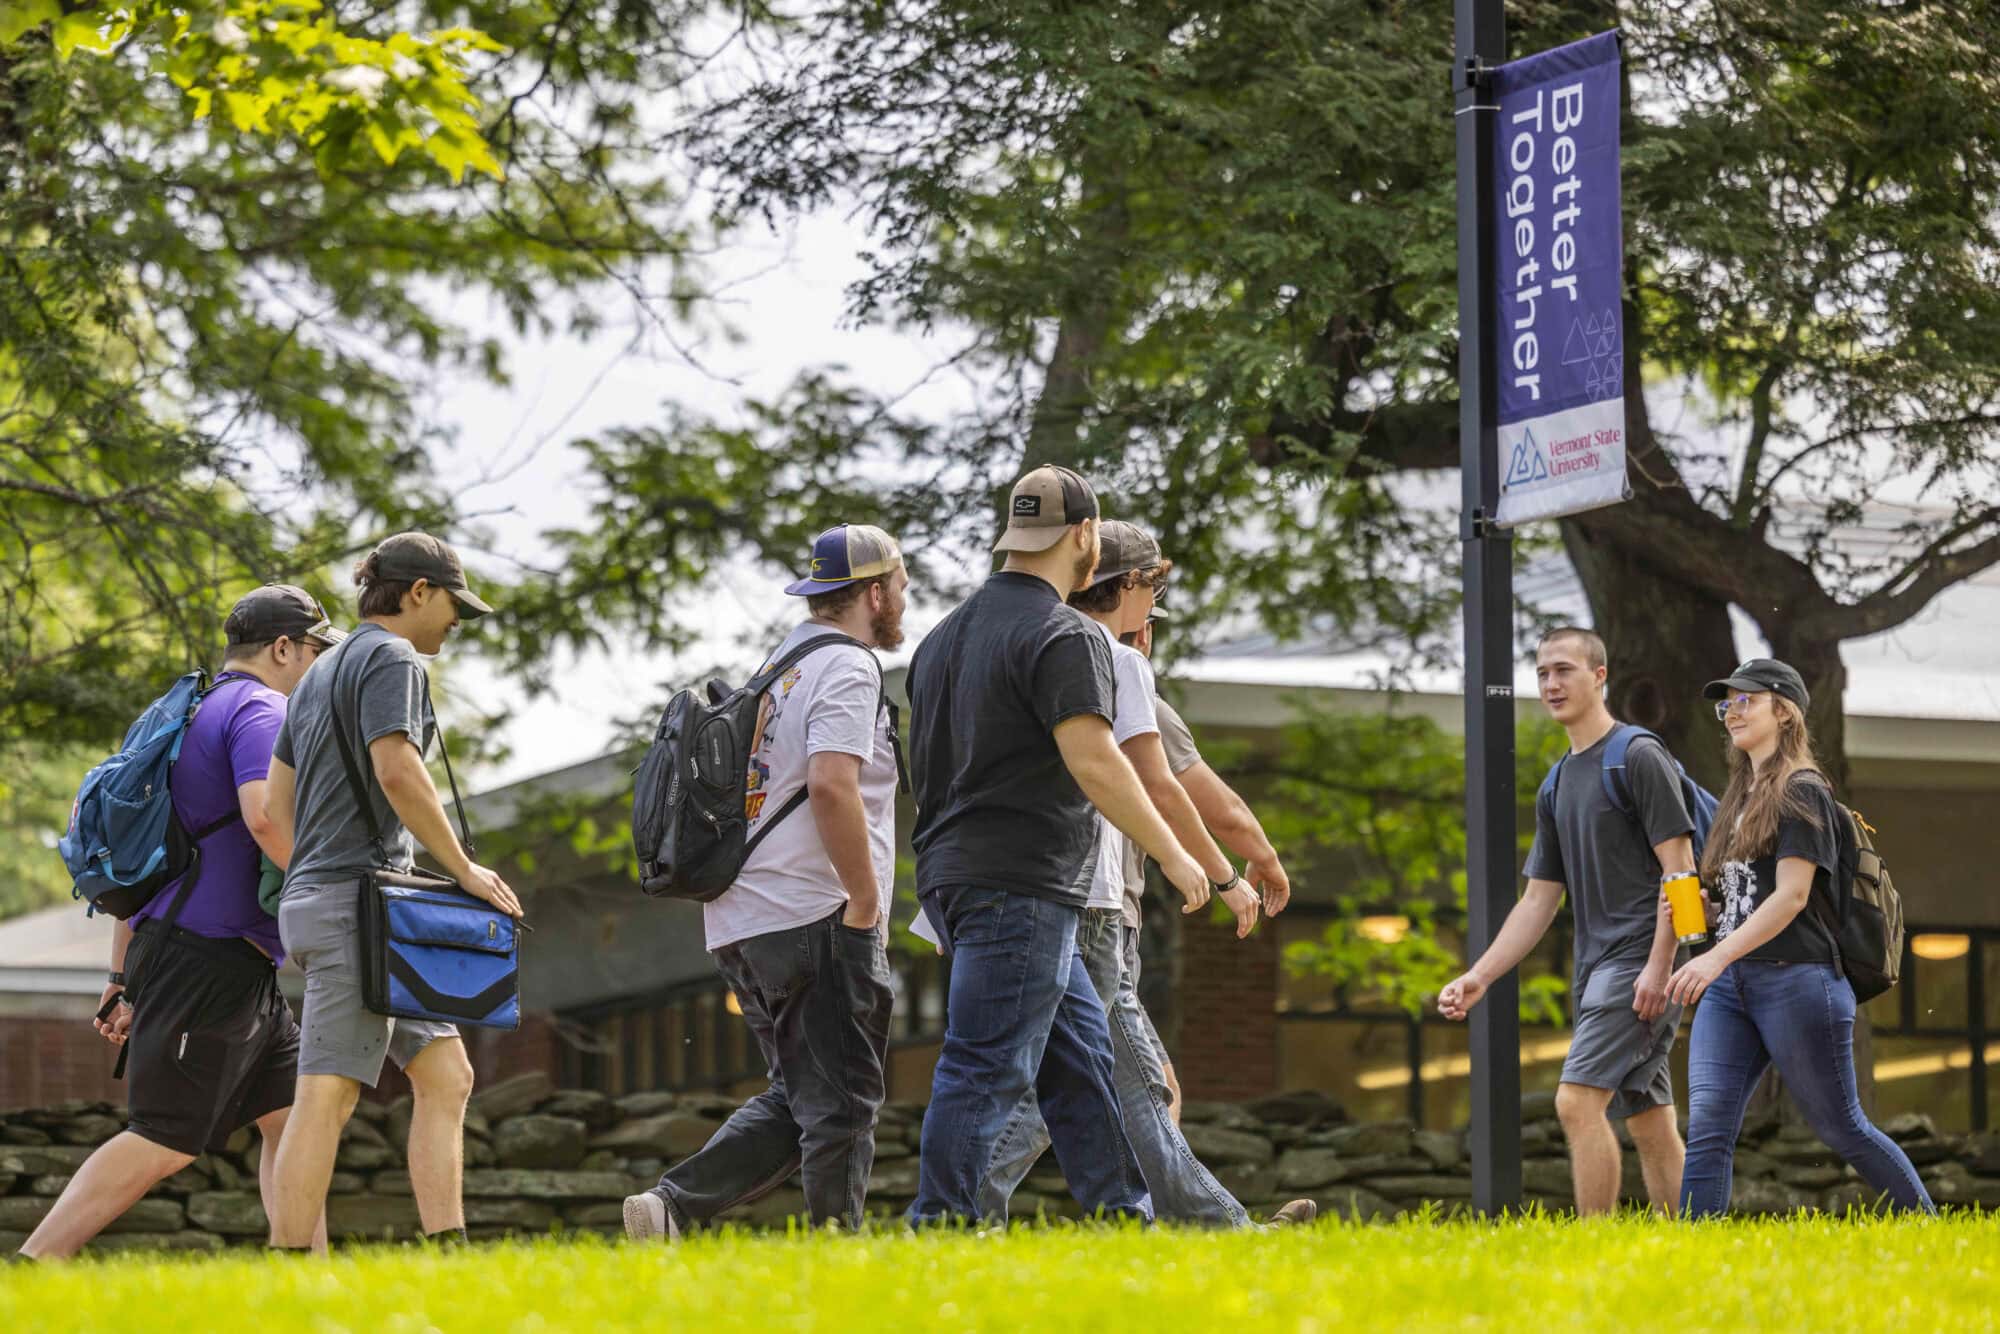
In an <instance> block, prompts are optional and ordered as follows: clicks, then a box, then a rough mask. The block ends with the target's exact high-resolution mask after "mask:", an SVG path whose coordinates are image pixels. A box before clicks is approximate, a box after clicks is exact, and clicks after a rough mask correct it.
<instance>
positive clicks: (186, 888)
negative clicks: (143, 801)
mask: <svg viewBox="0 0 2000 1334" xmlns="http://www.w3.org/2000/svg"><path fill="white" fill-rule="evenodd" d="M240 675H242V673H239V672H224V673H222V674H221V675H220V676H217V677H216V678H215V679H214V680H213V681H211V680H209V679H208V673H207V671H205V670H204V671H202V672H201V673H200V676H201V681H200V684H198V685H196V686H195V692H194V704H193V705H192V706H191V707H190V708H189V709H188V719H187V724H186V726H185V727H183V728H182V729H181V734H182V738H183V739H185V737H186V735H187V731H188V729H189V728H192V727H193V726H194V720H195V717H196V715H198V714H199V713H200V712H201V706H202V705H203V704H204V703H206V702H207V700H208V697H209V695H211V694H213V693H214V691H215V689H216V688H217V687H218V686H220V685H221V684H222V683H223V682H224V681H226V680H228V679H229V678H230V677H232V676H240ZM174 758H175V761H176V763H177V762H178V761H179V758H180V757H179V754H178V747H177V748H176V754H175V757H174ZM173 786H174V770H173V766H172V765H169V766H168V768H167V792H168V796H167V801H168V810H169V812H170V814H171V816H172V818H173V819H174V820H176V821H178V820H179V819H180V818H181V817H180V813H179V812H178V811H174V810H173V809H172V802H173V795H172V794H173ZM230 796H231V800H230V803H229V809H228V810H227V811H225V812H223V814H222V815H221V817H220V818H218V819H214V820H210V821H209V822H208V823H207V824H205V825H203V826H202V827H201V828H199V829H196V830H193V831H191V832H188V831H185V830H184V831H183V832H187V833H188V843H189V848H190V856H189V857H188V865H187V870H186V871H184V872H182V873H181V882H180V884H179V885H178V886H176V887H175V889H174V901H173V902H172V903H170V904H168V905H167V915H166V917H165V918H163V919H162V920H161V922H160V927H161V929H162V930H165V931H171V930H173V929H174V927H175V926H177V925H179V923H180V920H181V909H183V908H185V907H187V901H188V895H190V894H192V893H193V892H194V882H195V881H197V880H199V879H201V844H202V840H203V839H205V838H207V837H208V836H209V835H211V834H215V833H219V832H220V831H222V830H224V829H227V828H228V827H229V826H230V825H232V824H235V823H236V822H237V821H238V820H241V819H242V818H243V807H242V806H241V805H240V804H239V803H237V802H236V801H235V800H234V797H235V793H233V792H232V793H231V794H230ZM118 1059H119V1068H120V1070H121V1071H122V1070H123V1068H124V1060H125V1053H124V1050H123V1049H122V1048H121V1049H120V1050H119V1053H118Z"/></svg>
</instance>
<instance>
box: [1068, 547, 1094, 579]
mask: <svg viewBox="0 0 2000 1334" xmlns="http://www.w3.org/2000/svg"><path fill="white" fill-rule="evenodd" d="M1097 554H1098V553H1097V547H1096V545H1095V544H1092V546H1091V548H1090V550H1088V551H1086V552H1083V553H1082V554H1081V555H1079V556H1078V557H1077V558H1076V567H1075V572H1076V579H1075V580H1074V581H1073V582H1072V583H1071V584H1070V588H1071V589H1072V590H1075V589H1079V588H1082V587H1083V586H1084V585H1085V584H1087V583H1089V582H1090V576H1091V575H1093V574H1096V573H1097Z"/></svg>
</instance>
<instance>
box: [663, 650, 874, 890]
mask: <svg viewBox="0 0 2000 1334" xmlns="http://www.w3.org/2000/svg"><path fill="white" fill-rule="evenodd" d="M836 645H847V646H850V647H853V648H858V649H861V650H862V651H863V652H866V653H867V654H868V660H869V661H870V662H872V663H874V664H875V670H876V673H877V674H878V675H879V674H880V672H881V670H882V665H881V663H880V662H879V661H877V659H876V657H875V654H874V652H873V651H872V650H870V649H869V648H868V646H867V645H866V644H864V643H862V642H861V641H860V640H858V639H855V638H854V637H852V636H851V635H843V634H827V635H819V636H817V637H815V638H813V639H809V640H807V641H806V642H805V643H803V644H800V645H799V646H798V647H797V648H794V649H793V650H792V651H791V652H790V653H787V654H785V655H784V656H783V657H781V658H779V659H778V660H777V661H776V662H773V663H772V664H771V665H770V666H769V667H766V668H765V669H764V670H763V671H761V672H759V673H758V674H757V675H756V676H754V677H752V678H751V679H750V680H749V682H748V683H746V684H745V685H744V686H742V687H741V688H740V689H734V690H732V689H731V688H730V687H729V686H728V684H726V683H725V682H722V681H710V682H709V683H708V688H707V697H706V699H703V698H701V697H698V696H697V695H696V694H695V692H694V691H692V690H683V691H681V692H680V693H679V694H678V695H675V696H674V698H673V701H672V702H671V703H669V704H668V705H667V711H666V714H665V716H663V717H662V718H661V719H660V725H659V727H658V728H657V729H656V730H655V731H654V733H653V744H652V745H651V746H650V747H648V749H647V751H646V758H645V759H643V760H641V761H640V762H639V769H638V778H637V781H636V783H635V785H634V787H633V791H632V845H633V850H634V851H635V852H636V853H637V854H638V857H639V888H641V889H643V890H645V891H646V893H648V894H651V895H653V896H655V897H656V898H671V899H692V900H694V901H695V902H697V903H708V902H710V901H712V900H714V899H717V898H720V897H721V896H722V894H723V892H724V891H725V890H727V889H728V888H729V887H730V886H731V885H733V884H735V883H736V877H737V875H738V874H739V873H740V872H741V871H742V869H743V866H744V863H746V862H748V861H749V860H750V854H751V853H753V852H755V851H756V850H757V845H758V844H759V843H761V842H763V841H764V839H765V838H766V837H767V836H768V835H769V834H770V832H771V831H772V830H773V829H776V828H777V827H778V826H779V825H780V824H781V823H783V822H784V820H785V818H786V817H787V816H789V815H791V814H792V812H794V811H796V810H797V809H798V808H799V807H800V806H802V805H804V804H805V801H806V788H805V785H804V784H800V785H799V790H798V791H797V792H794V793H793V794H792V795H791V796H790V797H789V798H787V799H786V801H785V804H784V805H782V806H780V807H778V809H777V810H775V811H773V812H771V814H770V815H769V816H767V817H766V818H765V820H764V827H763V828H761V829H759V830H758V831H757V836H756V837H755V838H746V836H745V831H746V830H747V829H748V828H749V823H750V822H749V819H748V817H747V815H746V813H745V812H746V809H747V806H748V802H749V797H750V791H749V787H750V756H751V753H752V752H753V751H755V750H756V748H757V736H758V733H759V732H761V731H762V730H763V722H764V718H765V694H766V692H768V691H769V690H770V689H771V687H772V685H773V684H775V683H776V682H777V680H778V678H780V677H782V676H783V675H784V674H785V673H786V672H788V671H790V670H791V669H792V668H793V667H794V666H796V665H797V664H798V663H799V662H800V661H801V660H802V659H804V658H806V657H807V656H808V655H810V654H813V653H817V652H818V651H819V650H821V649H823V648H831V647H834V646H836ZM881 707H882V708H884V709H886V710H888V714H889V746H890V749H891V750H893V751H894V752H895V756H896V776H897V779H898V782H899V784H900V786H901V789H902V790H903V791H905V792H907V791H909V790H910V785H909V780H908V778H907V777H905V775H904V770H903V743H902V738H901V737H900V736H899V735H898V734H897V730H896V729H897V724H898V722H899V716H898V714H897V711H896V706H895V705H894V704H891V703H889V701H888V699H887V697H886V692H885V694H884V695H883V697H882V702H881Z"/></svg>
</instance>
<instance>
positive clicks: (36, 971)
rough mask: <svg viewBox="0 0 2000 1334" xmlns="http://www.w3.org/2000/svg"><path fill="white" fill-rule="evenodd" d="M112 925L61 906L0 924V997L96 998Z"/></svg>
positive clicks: (105, 919) (71, 906)
mask: <svg viewBox="0 0 2000 1334" xmlns="http://www.w3.org/2000/svg"><path fill="white" fill-rule="evenodd" d="M113 920H114V919H112V918H110V917H108V916H104V915H101V914H100V915H98V916H95V917H85V916H84V915H83V906H82V905H81V904H71V903H66V904H63V905H61V906H59V907H55V908H44V909H42V910H41V911H40V912H32V913H27V914H24V915H23V916H20V917H13V918H9V919H8V920H7V921H4V922H0V992H10V991H11V992H20V991H34V992H64V993H70V994H76V995H85V994H87V995H91V996H95V995H97V994H98V993H99V992H101V991H103V990H104V975H105V973H106V971H107V970H108V969H109V968H110V967H111V926H112V922H113Z"/></svg>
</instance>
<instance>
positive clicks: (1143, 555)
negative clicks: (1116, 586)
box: [1084, 519, 1161, 588]
mask: <svg viewBox="0 0 2000 1334" xmlns="http://www.w3.org/2000/svg"><path fill="white" fill-rule="evenodd" d="M1097 548H1098V557H1097V573H1096V574H1095V575H1092V576H1091V580H1090V582H1089V583H1088V584H1085V585H1084V587H1086V588H1095V587H1097V586H1098V585H1099V584H1107V583H1110V582H1111V581H1112V580H1113V579H1123V578H1124V577H1125V576H1126V575H1128V574H1130V573H1132V571H1134V570H1150V569H1152V568H1153V567H1154V566H1155V565H1158V564H1159V563H1160V559H1161V557H1160V544H1159V542H1158V541H1156V540H1155V539H1154V537H1153V535H1152V534H1151V533H1149V532H1147V531H1146V530H1145V529H1143V528H1141V527H1139V525H1137V524H1135V523H1127V522H1125V521H1124V520H1123V519H1106V520H1105V521H1104V522H1103V523H1102V524H1101V525H1099V527H1098V529H1097Z"/></svg>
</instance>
